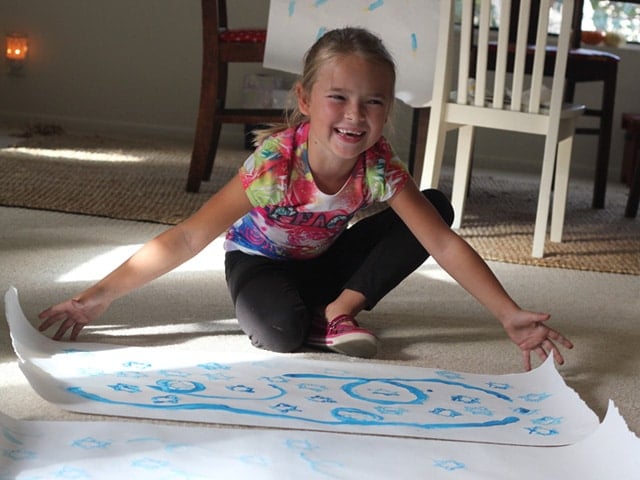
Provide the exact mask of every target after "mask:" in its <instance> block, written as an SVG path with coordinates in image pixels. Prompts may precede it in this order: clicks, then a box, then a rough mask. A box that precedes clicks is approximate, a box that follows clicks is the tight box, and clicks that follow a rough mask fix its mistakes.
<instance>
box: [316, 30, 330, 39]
mask: <svg viewBox="0 0 640 480" xmlns="http://www.w3.org/2000/svg"><path fill="white" fill-rule="evenodd" d="M325 33H327V27H320V28H318V33H317V34H316V40H318V39H319V38H320V37H322V36H323V35H324V34H325Z"/></svg>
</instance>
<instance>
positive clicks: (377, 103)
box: [368, 98, 384, 105]
mask: <svg viewBox="0 0 640 480" xmlns="http://www.w3.org/2000/svg"><path fill="white" fill-rule="evenodd" d="M368 103H369V104H370V105H384V102H383V101H382V100H379V99H377V98H373V99H371V100H369V102H368Z"/></svg>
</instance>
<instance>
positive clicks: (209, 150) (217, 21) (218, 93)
mask: <svg viewBox="0 0 640 480" xmlns="http://www.w3.org/2000/svg"><path fill="white" fill-rule="evenodd" d="M201 6H202V78H201V86H200V106H199V111H198V121H197V124H196V131H195V137H194V143H193V152H192V154H191V165H190V167H189V176H188V179H187V191H189V192H197V191H198V190H199V189H200V184H201V182H202V181H206V180H210V179H211V172H212V170H213V164H214V161H215V156H216V151H217V149H218V142H219V140H220V130H221V128H222V125H223V124H225V123H238V124H248V125H255V124H265V123H274V122H279V121H282V119H283V111H282V110H278V109H245V108H227V107H226V95H227V84H228V74H229V64H230V63H234V62H238V63H241V62H242V63H247V62H249V63H262V60H263V57H264V50H265V42H266V34H267V32H266V30H264V29H249V30H247V29H242V30H241V29H231V28H229V25H228V18H227V4H226V0H201Z"/></svg>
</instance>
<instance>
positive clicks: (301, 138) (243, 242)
mask: <svg viewBox="0 0 640 480" xmlns="http://www.w3.org/2000/svg"><path fill="white" fill-rule="evenodd" d="M308 133H309V124H308V122H305V123H302V124H300V125H299V126H297V127H295V128H289V129H286V130H284V131H282V132H279V133H277V134H275V135H273V136H271V137H269V138H268V139H267V140H265V141H264V142H263V144H262V145H261V146H259V147H258V148H257V149H256V150H255V152H254V153H253V154H252V155H251V156H249V158H248V159H247V160H246V161H245V163H244V164H243V165H242V167H241V168H240V176H241V178H242V183H243V186H244V188H245V191H246V194H247V196H248V197H249V200H250V201H251V203H252V205H254V208H253V209H252V210H251V211H250V212H249V213H248V214H247V215H245V216H244V217H242V218H241V219H239V220H238V221H237V222H235V223H234V224H233V225H232V227H231V228H230V229H229V231H228V232H227V236H226V240H225V250H227V251H232V250H241V251H243V252H246V253H251V254H256V255H264V256H266V257H269V258H274V259H288V260H291V259H294V260H296V259H297V260H301V259H309V258H314V257H317V256H318V255H320V254H322V253H323V252H324V251H325V250H327V248H329V246H330V245H331V244H332V243H333V242H334V241H335V239H336V238H337V237H338V236H339V235H340V234H341V233H342V232H343V231H344V229H345V228H346V227H347V226H348V224H349V221H350V220H351V218H352V217H353V216H354V214H355V213H356V212H357V211H358V210H360V209H362V208H364V207H367V206H369V205H371V204H372V203H374V202H383V201H386V200H388V199H389V198H391V197H392V196H393V195H394V194H395V193H396V192H397V191H398V190H400V189H402V188H403V186H404V185H405V182H406V181H407V180H408V179H409V173H408V171H407V170H406V167H405V165H404V164H403V163H402V162H401V161H400V159H399V158H398V157H397V156H396V155H395V153H394V152H393V150H392V149H391V146H390V145H389V144H388V142H387V141H386V140H385V139H384V138H381V139H380V140H379V141H378V142H377V143H376V144H375V145H374V146H373V147H371V148H370V149H369V150H367V151H366V152H363V153H362V154H361V155H360V158H359V160H358V162H357V164H356V165H355V167H354V168H353V171H352V174H351V177H350V178H349V179H348V180H347V181H346V182H345V184H344V186H343V187H342V188H341V189H340V191H339V192H337V193H336V194H333V195H327V194H326V193H323V192H322V191H320V190H319V189H318V187H317V186H316V184H315V182H314V180H313V175H312V173H311V170H310V168H309V162H308V159H307V152H308V149H307V139H308Z"/></svg>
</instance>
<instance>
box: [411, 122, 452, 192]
mask: <svg viewBox="0 0 640 480" xmlns="http://www.w3.org/2000/svg"><path fill="white" fill-rule="evenodd" d="M446 136H447V130H446V129H445V127H444V125H443V124H442V122H432V123H431V125H430V126H429V131H428V133H427V143H426V145H425V151H424V158H422V159H419V160H420V161H418V162H416V163H415V165H414V166H413V178H415V179H416V181H417V182H418V185H419V186H420V188H421V189H423V188H437V187H438V184H439V183H440V170H441V168H442V157H443V155H444V144H445V141H446Z"/></svg>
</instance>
